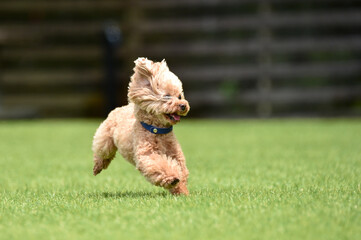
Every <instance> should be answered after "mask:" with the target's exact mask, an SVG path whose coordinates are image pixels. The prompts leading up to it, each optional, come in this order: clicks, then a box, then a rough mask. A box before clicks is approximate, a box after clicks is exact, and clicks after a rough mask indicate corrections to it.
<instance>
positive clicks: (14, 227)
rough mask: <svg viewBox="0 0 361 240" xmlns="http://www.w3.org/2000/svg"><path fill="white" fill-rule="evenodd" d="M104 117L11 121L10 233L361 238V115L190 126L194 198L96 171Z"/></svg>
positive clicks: (127, 170) (1, 184) (3, 182)
mask: <svg viewBox="0 0 361 240" xmlns="http://www.w3.org/2000/svg"><path fill="white" fill-rule="evenodd" d="M98 124H99V121H95V120H57V121H55V120H51V121H50V120H44V121H37V120H35V121H18V122H0V169H1V170H0V171H1V174H0V239H157V240H161V239H167V240H173V239H285V240H286V239H287V240H288V239H292V240H293V239H317V240H319V239H321V240H322V239H325V240H326V239H327V240H329V239H355V240H356V239H360V236H361V227H360V226H361V121H360V120H269V121H260V120H240V121H236V120H233V121H231V120H230V121H216V120H213V121H205V120H197V121H195V120H193V121H191V120H190V121H184V122H182V123H180V124H179V125H177V126H176V127H175V132H176V134H177V136H178V139H179V141H180V142H181V144H182V147H183V150H184V153H185V155H186V158H187V164H188V168H189V170H190V179H189V190H190V196H189V197H174V196H171V195H169V194H168V193H167V192H166V191H164V190H163V189H161V188H158V187H154V186H152V185H150V184H149V183H148V182H147V181H145V180H144V178H143V177H142V176H141V175H140V174H139V173H138V172H137V171H136V170H135V169H134V167H133V166H131V165H130V164H129V163H127V162H125V161H124V160H123V159H122V158H121V157H120V156H117V158H116V159H115V160H114V161H113V162H112V164H111V165H110V167H109V169H108V170H106V171H103V172H102V173H101V174H100V175H98V176H97V177H94V176H93V175H92V153H91V140H92V135H93V133H94V131H95V129H96V127H97V126H98Z"/></svg>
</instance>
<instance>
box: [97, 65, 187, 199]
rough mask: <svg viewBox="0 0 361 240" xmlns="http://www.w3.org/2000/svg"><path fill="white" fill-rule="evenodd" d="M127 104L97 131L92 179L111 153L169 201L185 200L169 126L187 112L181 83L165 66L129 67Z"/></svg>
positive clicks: (183, 174) (181, 162) (182, 163)
mask: <svg viewBox="0 0 361 240" xmlns="http://www.w3.org/2000/svg"><path fill="white" fill-rule="evenodd" d="M134 63H135V67H134V69H133V70H134V74H133V75H132V76H131V79H130V82H129V87H128V101H129V104H128V105H126V106H123V107H119V108H116V109H114V110H113V111H111V112H110V113H109V115H108V117H107V118H106V119H105V120H104V121H103V122H102V123H101V124H100V126H99V128H98V129H97V130H96V132H95V135H94V138H93V145H92V150H93V153H94V168H93V173H94V175H95V176H96V175H97V174H99V173H100V172H101V171H102V170H103V169H107V168H108V166H109V164H110V162H111V161H112V160H113V158H114V157H115V154H116V151H117V150H118V151H119V153H120V154H121V155H122V156H123V157H124V158H125V159H126V160H127V161H128V162H130V163H131V164H133V165H134V166H135V167H136V169H137V170H139V172H140V173H141V174H142V175H143V176H144V177H145V178H146V179H147V180H148V181H149V182H150V183H152V184H153V185H155V186H160V187H163V188H165V189H167V190H169V192H170V193H171V194H173V195H188V194H189V192H188V189H187V179H188V175H189V171H188V169H187V167H186V160H185V157H184V154H183V152H182V149H181V146H180V144H179V143H178V141H177V139H176V137H175V135H174V132H173V131H172V129H173V125H175V124H177V123H178V122H179V121H180V119H181V117H184V116H186V115H187V113H188V112H189V110H190V106H189V103H188V101H187V100H186V99H185V98H184V93H183V88H182V82H181V81H180V80H179V78H178V77H177V76H176V75H175V74H174V73H172V72H171V71H170V70H169V68H168V66H167V63H166V61H165V60H163V61H161V62H153V61H151V60H148V59H147V58H138V59H137V60H135V61H134Z"/></svg>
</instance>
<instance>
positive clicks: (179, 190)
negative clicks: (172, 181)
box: [169, 182, 189, 196]
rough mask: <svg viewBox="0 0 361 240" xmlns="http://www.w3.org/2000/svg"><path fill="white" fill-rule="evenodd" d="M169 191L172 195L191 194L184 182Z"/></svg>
mask: <svg viewBox="0 0 361 240" xmlns="http://www.w3.org/2000/svg"><path fill="white" fill-rule="evenodd" d="M169 191H170V193H171V194H172V195H176V196H179V195H184V196H188V195H189V192H188V189H187V186H186V184H185V183H184V182H181V183H179V184H177V185H176V187H174V188H170V189H169Z"/></svg>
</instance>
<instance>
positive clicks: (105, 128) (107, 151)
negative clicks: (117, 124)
mask: <svg viewBox="0 0 361 240" xmlns="http://www.w3.org/2000/svg"><path fill="white" fill-rule="evenodd" d="M112 129H113V126H112V124H111V122H108V121H104V122H103V123H102V124H101V125H100V126H99V128H98V129H97V131H96V133H95V135H94V139H93V147H92V149H93V152H94V168H93V174H94V176H96V175H97V174H98V173H100V172H101V171H102V170H103V169H106V168H108V166H109V164H110V162H111V161H112V160H113V158H114V157H115V153H116V151H117V147H116V146H115V145H114V141H113V137H112V132H113V131H112Z"/></svg>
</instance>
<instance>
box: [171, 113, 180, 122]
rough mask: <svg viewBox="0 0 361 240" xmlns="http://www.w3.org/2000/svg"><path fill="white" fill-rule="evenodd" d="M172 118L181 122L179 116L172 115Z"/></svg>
mask: <svg viewBox="0 0 361 240" xmlns="http://www.w3.org/2000/svg"><path fill="white" fill-rule="evenodd" d="M172 117H173V118H174V120H176V121H179V120H180V118H181V117H180V116H179V115H178V114H172Z"/></svg>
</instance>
